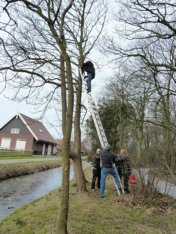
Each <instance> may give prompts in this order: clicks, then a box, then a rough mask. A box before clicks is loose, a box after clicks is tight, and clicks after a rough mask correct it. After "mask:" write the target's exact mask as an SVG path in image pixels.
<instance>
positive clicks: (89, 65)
mask: <svg viewBox="0 0 176 234" xmlns="http://www.w3.org/2000/svg"><path fill="white" fill-rule="evenodd" d="M81 71H82V73H83V72H85V71H86V72H87V73H91V74H92V77H93V78H94V77H95V68H94V65H93V63H92V62H91V61H87V62H85V63H83V65H82V67H81Z"/></svg>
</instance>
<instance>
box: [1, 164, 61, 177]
mask: <svg viewBox="0 0 176 234" xmlns="http://www.w3.org/2000/svg"><path fill="white" fill-rule="evenodd" d="M60 165H61V161H60V160H57V161H56V160H55V161H54V160H53V161H52V160H48V161H39V162H27V163H13V164H12V163H9V164H0V180H4V179H9V178H13V177H17V176H22V175H28V174H33V173H35V172H39V171H44V170H48V169H52V168H56V167H59V166H60Z"/></svg>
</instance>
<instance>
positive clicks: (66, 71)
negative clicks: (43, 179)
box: [0, 0, 107, 233]
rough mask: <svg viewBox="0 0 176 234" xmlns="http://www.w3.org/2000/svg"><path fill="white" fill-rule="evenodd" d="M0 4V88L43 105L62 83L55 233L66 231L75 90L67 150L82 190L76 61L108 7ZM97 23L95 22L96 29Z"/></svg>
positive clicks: (16, 0) (7, 0) (10, 0)
mask: <svg viewBox="0 0 176 234" xmlns="http://www.w3.org/2000/svg"><path fill="white" fill-rule="evenodd" d="M0 4H1V5H0V6H1V10H2V12H3V13H2V17H4V16H5V18H4V19H3V20H2V19H1V20H0V22H1V23H0V45H1V47H0V49H1V54H2V56H3V60H1V62H0V72H1V80H0V81H1V83H2V84H3V85H4V87H3V88H2V90H1V91H3V90H5V89H6V88H7V86H10V87H12V89H13V91H14V92H13V94H14V96H13V97H12V96H11V98H12V99H14V98H15V99H16V100H19V101H20V100H23V99H26V101H27V102H28V103H32V104H35V105H36V104H40V105H41V107H42V106H44V105H45V109H44V110H47V108H48V107H49V105H50V103H51V101H52V100H54V101H55V100H56V97H55V94H56V92H58V88H59V87H61V100H62V121H63V135H64V141H63V150H62V155H63V179H62V180H63V181H62V185H63V186H62V196H61V205H60V215H59V220H58V225H57V228H56V232H55V233H67V219H68V208H69V205H68V204H69V168H70V150H71V148H70V137H71V132H72V122H73V110H74V108H73V107H74V94H76V95H75V97H76V114H75V117H74V119H75V128H74V129H75V150H74V152H75V153H74V154H71V155H72V159H73V162H74V163H75V162H76V163H75V164H74V165H76V168H78V170H75V171H76V172H77V175H76V177H77V179H78V178H79V181H78V185H79V190H80V191H84V190H86V187H85V178H84V173H83V170H82V164H81V158H80V139H81V134H80V126H79V125H80V108H81V92H82V89H81V87H82V82H81V78H80V76H79V75H76V73H77V67H80V66H81V64H82V63H83V62H84V59H85V57H86V56H87V55H88V54H89V53H90V51H91V50H92V49H93V47H94V46H95V43H96V41H97V40H98V38H99V35H100V34H101V31H102V28H103V26H104V22H105V18H106V11H107V10H106V8H104V10H103V11H102V9H103V8H101V7H98V5H100V4H99V1H96V2H95V1H92V0H90V1H87V0H84V1H80V2H79V3H78V2H76V1H74V0H70V1H65V2H63V1H56V0H49V1H47V0H44V1H39V0H37V1H28V0H3V1H1V3H0ZM100 6H102V5H100ZM103 6H105V5H103ZM92 12H93V13H94V14H93V13H92ZM95 13H96V14H95ZM93 16H94V17H93ZM96 26H99V29H98V30H97V32H96V30H95V27H96ZM93 35H94V36H93ZM75 87H76V88H75ZM46 90H47V91H46ZM46 92H47V95H46ZM42 93H43V96H42ZM73 155H74V156H73Z"/></svg>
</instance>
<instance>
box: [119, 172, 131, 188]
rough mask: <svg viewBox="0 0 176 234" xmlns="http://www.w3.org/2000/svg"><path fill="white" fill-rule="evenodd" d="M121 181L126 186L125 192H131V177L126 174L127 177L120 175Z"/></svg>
mask: <svg viewBox="0 0 176 234" xmlns="http://www.w3.org/2000/svg"><path fill="white" fill-rule="evenodd" d="M119 176H120V179H121V181H122V180H123V184H124V190H129V175H128V174H125V175H121V174H119Z"/></svg>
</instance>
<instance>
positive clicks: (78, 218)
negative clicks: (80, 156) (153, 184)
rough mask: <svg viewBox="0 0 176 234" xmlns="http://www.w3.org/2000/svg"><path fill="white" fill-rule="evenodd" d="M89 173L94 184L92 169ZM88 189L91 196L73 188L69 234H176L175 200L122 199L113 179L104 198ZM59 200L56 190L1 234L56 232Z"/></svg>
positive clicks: (10, 220)
mask: <svg viewBox="0 0 176 234" xmlns="http://www.w3.org/2000/svg"><path fill="white" fill-rule="evenodd" d="M86 170H87V172H86V178H87V180H88V181H90V179H91V177H90V176H91V175H90V169H89V170H88V169H86ZM87 187H88V192H87V193H77V192H76V187H74V185H73V184H72V185H71V186H70V210H69V219H68V231H69V234H141V233H148V234H176V205H175V201H174V200H172V199H170V198H167V197H163V196H161V195H159V194H157V195H156V197H155V198H152V199H149V200H148V202H144V201H143V200H142V199H141V197H140V194H138V191H137V190H135V193H131V194H128V195H123V196H121V197H118V196H117V195H116V191H114V185H113V183H112V179H111V178H110V179H108V180H107V187H106V189H107V191H106V193H105V198H103V199H100V198H99V194H98V191H91V190H90V184H88V185H87ZM59 197H60V192H59V191H58V190H55V191H53V192H51V193H49V194H48V195H47V196H45V197H43V198H41V199H38V200H36V201H34V202H32V203H31V204H29V205H26V206H24V207H23V208H22V209H19V210H17V211H16V212H15V213H14V214H12V215H10V216H9V217H8V218H7V219H5V220H4V221H3V222H2V223H1V224H0V233H1V234H49V233H56V232H55V231H54V230H55V223H56V220H57V214H58V211H59ZM57 233H58V232H57Z"/></svg>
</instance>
